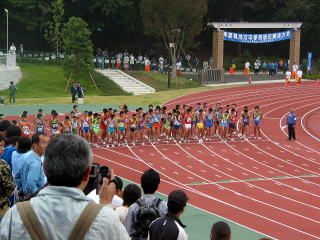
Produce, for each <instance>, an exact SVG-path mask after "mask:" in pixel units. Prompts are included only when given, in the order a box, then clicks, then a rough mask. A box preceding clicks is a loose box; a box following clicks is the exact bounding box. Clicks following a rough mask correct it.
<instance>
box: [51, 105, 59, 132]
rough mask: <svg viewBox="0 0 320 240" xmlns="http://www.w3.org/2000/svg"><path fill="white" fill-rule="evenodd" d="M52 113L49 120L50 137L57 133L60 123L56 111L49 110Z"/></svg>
mask: <svg viewBox="0 0 320 240" xmlns="http://www.w3.org/2000/svg"><path fill="white" fill-rule="evenodd" d="M51 115H52V119H51V121H50V133H51V137H53V136H54V135H56V134H59V133H60V132H59V126H60V123H59V121H58V113H57V112H56V111H52V112H51Z"/></svg>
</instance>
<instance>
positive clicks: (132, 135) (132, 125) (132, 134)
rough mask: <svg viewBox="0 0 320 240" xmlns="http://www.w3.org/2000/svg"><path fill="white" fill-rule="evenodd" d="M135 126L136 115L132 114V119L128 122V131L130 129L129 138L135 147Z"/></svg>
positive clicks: (136, 124) (136, 122) (136, 123)
mask: <svg viewBox="0 0 320 240" xmlns="http://www.w3.org/2000/svg"><path fill="white" fill-rule="evenodd" d="M137 126H138V121H137V115H136V114H132V117H131V118H130V120H129V129H130V138H131V141H132V145H133V146H135V145H136V143H135V141H136V136H137V131H136V130H137Z"/></svg>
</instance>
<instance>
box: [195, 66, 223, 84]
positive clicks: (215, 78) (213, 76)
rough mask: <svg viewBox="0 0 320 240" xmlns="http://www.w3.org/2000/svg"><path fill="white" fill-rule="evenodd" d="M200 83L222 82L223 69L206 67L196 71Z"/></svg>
mask: <svg viewBox="0 0 320 240" xmlns="http://www.w3.org/2000/svg"><path fill="white" fill-rule="evenodd" d="M198 77H199V79H200V80H201V82H202V84H206V85H207V84H218V83H224V82H225V81H224V69H206V70H202V71H200V72H199V73H198Z"/></svg>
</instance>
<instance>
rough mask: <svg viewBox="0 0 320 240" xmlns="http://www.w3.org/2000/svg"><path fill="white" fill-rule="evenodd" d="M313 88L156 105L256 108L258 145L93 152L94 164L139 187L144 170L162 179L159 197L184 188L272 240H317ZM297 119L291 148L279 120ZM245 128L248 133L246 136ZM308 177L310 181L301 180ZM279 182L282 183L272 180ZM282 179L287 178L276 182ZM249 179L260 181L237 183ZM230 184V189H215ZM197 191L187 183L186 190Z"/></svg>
mask: <svg viewBox="0 0 320 240" xmlns="http://www.w3.org/2000/svg"><path fill="white" fill-rule="evenodd" d="M319 95H320V86H315V85H314V84H312V83H304V84H303V85H302V86H299V87H297V86H293V85H292V86H283V85H281V84H268V85H258V86H256V85H254V86H244V87H236V88H227V89H219V90H211V91H206V92H201V93H195V94H191V95H187V96H182V97H179V98H176V99H173V100H171V101H169V102H167V103H165V104H163V105H166V106H168V107H169V108H170V107H171V108H172V107H174V106H175V105H176V104H189V105H194V104H196V103H197V102H201V103H204V102H207V103H208V104H209V106H213V105H214V104H215V103H216V102H220V103H221V105H225V104H230V103H237V106H238V108H239V109H242V108H243V106H245V105H246V106H248V107H249V109H253V108H254V106H256V105H259V106H260V109H261V111H262V113H263V114H264V119H263V125H262V131H263V135H264V138H263V139H262V140H260V141H257V140H252V139H250V140H249V141H240V140H239V139H238V140H236V141H235V142H220V141H219V139H217V138H213V139H212V141H210V142H205V143H203V144H198V143H195V142H194V143H186V144H175V143H173V142H171V143H170V144H157V145H151V144H148V145H147V146H143V147H142V146H136V147H120V148H99V149H94V150H93V152H94V161H96V162H99V163H101V164H105V165H109V166H110V167H112V168H113V169H114V170H115V172H116V174H117V175H119V176H122V177H124V178H126V179H128V180H130V181H133V182H136V183H139V182H140V176H141V173H142V172H143V171H144V170H146V169H147V168H149V167H152V168H154V169H156V170H157V171H158V172H160V174H161V180H162V182H161V184H160V189H159V191H160V192H162V193H165V194H168V193H169V192H170V191H172V190H173V189H184V190H185V191H186V192H187V194H188V195H189V197H190V201H189V203H190V204H192V205H194V206H197V207H199V208H201V209H204V210H206V211H209V212H211V213H214V214H216V215H219V216H221V217H224V218H227V219H229V220H231V221H234V222H237V223H239V224H241V225H244V226H245V227H248V228H251V229H253V230H255V231H257V232H260V233H263V234H265V235H268V236H270V237H272V238H276V239H281V240H285V239H288V240H289V239H290V240H292V239H295V240H296V239H303V240H308V239H320V230H319V229H320V201H319V200H320V144H319V142H320V124H319V120H320V108H319V106H320V99H319ZM292 107H294V108H295V109H296V112H297V114H298V125H297V128H296V132H297V139H298V141H296V142H289V141H287V136H286V128H283V126H285V119H286V115H287V113H288V111H289V110H290V109H291V108H292ZM252 131H253V130H252V128H251V129H250V133H252ZM304 175H312V176H304ZM279 176H282V178H281V179H280V178H275V177H279ZM283 177H287V178H283ZM250 178H256V179H259V180H254V181H243V180H246V179H250ZM223 180H232V181H233V182H219V181H223ZM199 182H200V183H204V184H191V183H199Z"/></svg>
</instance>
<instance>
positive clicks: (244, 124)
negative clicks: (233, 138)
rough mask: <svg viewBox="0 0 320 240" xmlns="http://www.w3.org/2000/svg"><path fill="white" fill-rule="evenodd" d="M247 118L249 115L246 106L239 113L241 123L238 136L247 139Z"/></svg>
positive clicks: (248, 121) (248, 120)
mask: <svg viewBox="0 0 320 240" xmlns="http://www.w3.org/2000/svg"><path fill="white" fill-rule="evenodd" d="M249 118H250V117H249V111H248V108H247V107H245V108H244V110H243V113H242V114H241V120H240V124H241V137H240V138H244V139H247V137H248V128H249V123H250V119H249Z"/></svg>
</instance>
